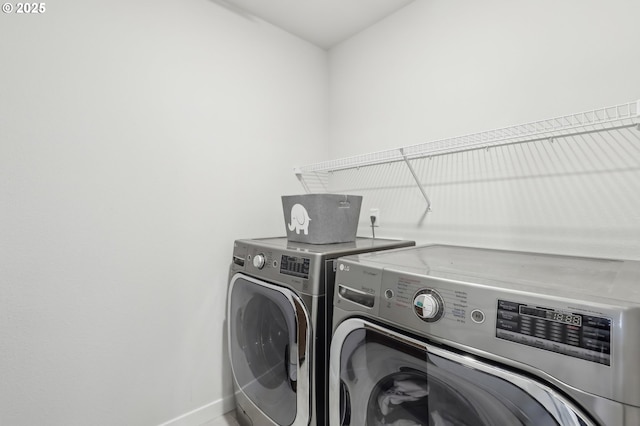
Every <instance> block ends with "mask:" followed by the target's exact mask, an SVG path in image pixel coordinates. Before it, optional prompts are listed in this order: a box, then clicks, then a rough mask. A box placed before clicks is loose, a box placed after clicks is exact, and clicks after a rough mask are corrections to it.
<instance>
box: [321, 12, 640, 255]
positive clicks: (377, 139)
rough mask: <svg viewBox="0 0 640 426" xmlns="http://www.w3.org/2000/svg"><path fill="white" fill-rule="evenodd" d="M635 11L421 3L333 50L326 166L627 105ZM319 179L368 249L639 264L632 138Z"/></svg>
mask: <svg viewBox="0 0 640 426" xmlns="http://www.w3.org/2000/svg"><path fill="white" fill-rule="evenodd" d="M639 14H640V3H639V2H634V1H626V0H616V1H608V2H602V1H599V0H569V1H562V2H554V1H551V0H542V1H535V2H513V1H508V0H490V1H482V2H474V1H447V0H421V1H416V2H414V3H412V4H410V5H409V6H407V7H405V8H403V9H401V10H400V11H398V12H397V13H396V14H394V15H392V16H391V17H389V18H387V19H385V20H384V21H381V22H380V23H378V24H377V25H375V26H373V27H371V28H369V29H367V30H365V31H363V32H361V33H360V34H358V35H356V36H355V37H353V38H352V39H350V40H348V41H346V42H344V43H342V44H341V45H339V46H337V47H335V48H333V49H332V50H331V51H330V54H329V67H330V90H331V96H330V140H331V155H330V157H331V158H340V157H345V156H350V155H356V154H361V153H366V152H372V151H378V150H383V149H390V148H395V147H400V146H405V145H411V144H417V143H422V142H428V141H431V140H437V139H440V138H445V137H454V136H460V135H464V134H469V133H474V132H480V131H484V130H490V129H494V128H499V127H504V126H509V125H515V124H519V123H524V122H530V121H535V120H538V119H545V118H551V117H555V116H558V115H564V114H570V113H574V112H580V111H584V110H589V109H592V108H599V107H604V106H609V105H615V104H621V103H625V102H630V101H634V100H636V99H640V80H638V75H640V55H638V54H636V51H637V50H638V49H637V40H640V26H638V25H637V22H636V17H637V16H638V15H639ZM414 167H415V168H416V169H417V171H418V174H419V175H420V179H421V181H422V182H423V183H424V184H425V187H426V191H427V193H428V194H429V196H430V198H431V201H432V203H433V205H432V212H431V213H428V214H426V215H425V208H424V207H425V205H426V203H425V201H424V199H423V198H422V196H421V194H420V192H419V191H418V189H417V188H416V187H415V186H413V185H411V177H410V175H409V172H408V171H407V169H406V168H405V167H404V166H403V165H393V166H384V167H377V168H375V171H374V170H366V169H360V170H359V171H349V172H344V173H337V174H334V175H333V176H332V190H334V191H345V192H353V193H361V194H363V195H365V199H364V204H363V219H362V220H363V221H362V222H361V225H360V234H361V235H367V234H370V232H369V231H368V229H367V228H366V223H365V218H364V216H365V215H366V213H367V212H368V209H369V208H371V207H378V208H380V210H381V225H382V226H381V228H380V229H379V230H378V235H380V236H395V237H406V238H415V239H416V240H417V241H418V242H420V243H434V242H442V243H453V244H465V245H474V246H489V247H498V248H512V249H521V250H540V251H548V252H559V253H573V254H582V255H593V256H606V257H609V256H612V257H626V258H640V213H639V212H640V197H638V196H637V194H638V193H640V132H638V131H636V130H634V131H626V132H620V133H614V134H613V135H609V136H603V135H588V136H583V137H576V138H573V139H571V140H569V139H564V140H558V141H556V142H555V143H553V144H550V143H537V144H526V145H519V146H510V147H503V148H496V149H491V150H490V151H488V152H484V151H477V152H470V153H463V154H456V155H449V156H443V157H437V158H433V159H432V160H424V161H417V162H415V164H414Z"/></svg>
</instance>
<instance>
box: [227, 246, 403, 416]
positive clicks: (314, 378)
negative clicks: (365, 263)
mask: <svg viewBox="0 0 640 426" xmlns="http://www.w3.org/2000/svg"><path fill="white" fill-rule="evenodd" d="M414 244H415V243H414V242H413V241H398V240H386V239H369V238H357V239H356V241H355V242H352V243H340V244H323V245H312V244H304V243H295V242H289V241H288V240H287V239H286V238H265V239H254V240H237V241H235V243H234V249H233V259H232V263H231V267H230V274H229V288H228V301H227V324H228V342H229V356H230V360H231V367H232V372H233V380H234V390H235V398H236V413H237V419H238V421H239V422H240V424H241V425H253V426H260V425H283V426H289V425H296V426H297V425H324V424H325V421H326V417H327V416H326V400H327V362H328V361H327V360H328V348H329V342H330V339H329V335H328V331H330V329H331V311H332V304H331V303H329V304H327V303H326V301H327V300H329V301H331V300H333V299H332V296H333V284H334V278H335V261H336V259H337V258H338V257H339V256H344V255H349V254H356V253H364V252H372V251H378V250H389V249H393V248H399V247H406V246H410V245H414Z"/></svg>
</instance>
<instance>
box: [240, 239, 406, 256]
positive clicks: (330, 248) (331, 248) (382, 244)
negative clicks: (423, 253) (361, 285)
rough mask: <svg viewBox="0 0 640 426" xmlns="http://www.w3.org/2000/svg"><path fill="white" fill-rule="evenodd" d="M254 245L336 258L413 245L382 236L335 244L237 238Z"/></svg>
mask: <svg viewBox="0 0 640 426" xmlns="http://www.w3.org/2000/svg"><path fill="white" fill-rule="evenodd" d="M238 241H242V242H243V243H246V244H249V245H251V246H254V247H263V248H265V249H275V250H280V251H291V252H296V253H306V254H309V255H316V256H322V257H327V258H336V257H340V256H345V255H348V254H353V253H362V252H369V251H372V250H386V249H392V248H400V247H408V246H413V245H415V242H414V241H408V240H388V239H383V238H375V239H373V238H363V237H358V238H356V240H355V241H354V242H350V243H337V244H307V243H300V242H295V241H289V240H287V238H286V237H276V238H257V239H248V240H238Z"/></svg>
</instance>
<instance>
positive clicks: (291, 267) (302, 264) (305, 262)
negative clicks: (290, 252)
mask: <svg viewBox="0 0 640 426" xmlns="http://www.w3.org/2000/svg"><path fill="white" fill-rule="evenodd" d="M309 264H310V261H309V259H308V258H306V257H296V256H287V255H286V254H283V255H282V258H281V259H280V273H281V274H286V275H291V276H293V277H298V278H304V279H305V280H306V279H309Z"/></svg>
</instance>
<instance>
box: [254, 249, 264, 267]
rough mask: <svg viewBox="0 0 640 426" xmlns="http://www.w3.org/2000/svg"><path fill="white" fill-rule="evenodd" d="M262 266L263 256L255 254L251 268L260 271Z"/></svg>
mask: <svg viewBox="0 0 640 426" xmlns="http://www.w3.org/2000/svg"><path fill="white" fill-rule="evenodd" d="M264 264H265V259H264V254H262V253H261V254H256V255H255V256H254V257H253V266H255V267H256V268H258V269H262V268H264Z"/></svg>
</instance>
